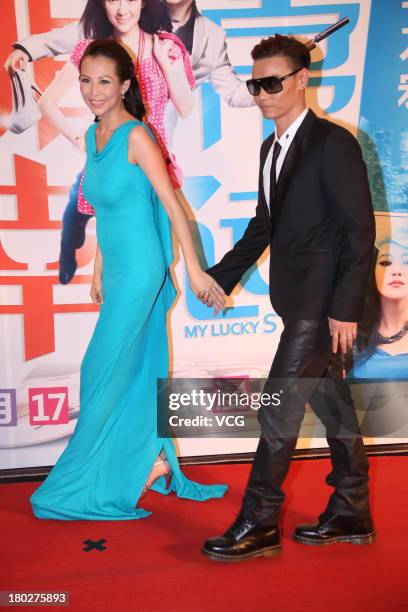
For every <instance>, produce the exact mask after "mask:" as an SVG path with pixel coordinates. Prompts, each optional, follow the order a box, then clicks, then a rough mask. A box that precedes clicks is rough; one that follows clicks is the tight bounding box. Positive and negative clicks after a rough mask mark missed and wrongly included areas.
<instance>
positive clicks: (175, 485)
mask: <svg viewBox="0 0 408 612" xmlns="http://www.w3.org/2000/svg"><path fill="white" fill-rule="evenodd" d="M137 125H143V126H144V124H143V123H142V122H140V121H138V120H137V119H135V120H130V121H127V122H126V123H123V124H121V125H120V126H119V127H118V128H117V129H116V130H115V131H114V132H113V134H112V136H111V137H110V139H109V140H108V142H107V143H106V144H105V146H104V147H103V148H102V149H101V151H97V148H96V134H95V130H96V127H97V125H96V124H94V125H92V126H91V127H90V128H89V129H88V131H87V134H86V150H87V161H86V166H85V180H84V184H83V192H84V196H85V198H86V199H87V201H88V202H91V203H92V205H93V207H94V208H95V215H96V225H97V230H96V231H97V239H98V244H99V247H100V249H101V253H102V260H103V264H102V267H103V272H102V274H103V284H102V291H103V298H104V303H103V304H102V305H101V307H100V314H99V318H98V321H97V323H96V326H95V330H94V333H93V335H92V338H91V340H90V343H89V345H88V348H87V350H86V353H85V355H84V358H83V361H82V364H81V372H80V376H81V378H80V412H79V417H78V421H77V424H76V427H75V430H74V432H73V434H72V436H71V438H70V440H69V443H68V445H67V446H66V448H65V450H64V451H63V453H62V454H61V456H60V457H59V459H58V461H57V463H56V464H55V466H54V467H53V469H52V471H51V472H50V474H49V475H48V477H47V478H46V480H45V481H44V482H43V483H42V484H41V485H40V486H39V487H38V489H36V491H35V492H34V493H33V494H32V495H31V497H30V502H31V504H32V508H33V512H34V515H35V516H36V517H38V518H43V519H60V520H126V519H139V518H143V517H146V516H148V515H149V514H150V512H148V511H146V510H144V509H143V508H141V507H140V506H139V504H138V501H139V497H140V495H141V492H142V490H143V487H144V485H145V484H146V482H147V479H148V477H149V474H150V472H151V470H152V467H153V463H154V462H155V461H156V460H157V458H158V455H159V454H160V452H161V451H162V450H163V451H164V453H165V455H166V457H167V459H168V461H169V464H170V468H171V470H172V478H171V481H170V486H169V488H168V489H166V487H165V480H166V479H165V477H164V476H162V477H161V478H159V479H158V480H157V481H156V482H155V483H154V484H153V485H152V487H151V488H152V490H154V491H156V492H159V493H163V494H167V493H170V492H172V491H173V492H174V493H175V494H176V495H177V496H178V497H184V498H188V499H193V500H197V501H204V500H207V499H210V498H214V497H218V498H219V497H223V495H224V493H225V491H226V490H227V486H226V485H223V484H214V485H202V484H198V483H196V482H193V481H191V480H189V479H188V478H186V477H185V476H184V475H183V473H182V472H181V470H180V467H179V464H178V460H177V456H176V453H175V448H174V445H173V442H172V440H171V439H170V438H158V437H157V431H156V427H157V408H156V407H157V390H156V384H157V382H156V379H157V378H166V377H167V376H168V346H167V333H166V314H167V311H168V309H169V307H170V306H171V304H172V302H173V300H174V297H175V295H176V292H175V289H174V286H173V283H172V280H171V276H170V272H169V265H170V264H171V262H172V259H173V254H172V237H171V226H170V222H169V218H168V216H167V213H166V211H165V209H164V208H163V206H162V204H161V203H160V201H159V199H158V197H157V195H156V193H155V191H154V189H153V187H152V184H151V183H150V181H149V180H148V178H147V177H146V175H145V174H144V173H143V171H142V170H141V168H140V166H138V165H135V164H131V163H130V162H129V161H128V139H129V134H130V132H131V130H132V129H133V128H134V127H135V126H137ZM144 127H146V126H144ZM146 130H147V131H148V132H149V134H150V135H151V132H150V131H149V130H148V128H146ZM152 138H153V136H152ZM136 505H138V507H137V508H136V507H135V506H136Z"/></svg>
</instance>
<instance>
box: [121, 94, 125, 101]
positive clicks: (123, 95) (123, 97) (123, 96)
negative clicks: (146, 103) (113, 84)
mask: <svg viewBox="0 0 408 612" xmlns="http://www.w3.org/2000/svg"><path fill="white" fill-rule="evenodd" d="M124 99H125V92H122V100H124Z"/></svg>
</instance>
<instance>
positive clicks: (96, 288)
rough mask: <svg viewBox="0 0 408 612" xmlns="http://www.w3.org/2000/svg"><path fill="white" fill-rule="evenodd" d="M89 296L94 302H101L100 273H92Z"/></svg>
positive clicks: (98, 303)
mask: <svg viewBox="0 0 408 612" xmlns="http://www.w3.org/2000/svg"><path fill="white" fill-rule="evenodd" d="M90 296H91V298H92V301H93V303H94V304H97V305H98V306H99V305H100V304H103V295H102V275H101V274H99V273H94V275H93V278H92V285H91V291H90Z"/></svg>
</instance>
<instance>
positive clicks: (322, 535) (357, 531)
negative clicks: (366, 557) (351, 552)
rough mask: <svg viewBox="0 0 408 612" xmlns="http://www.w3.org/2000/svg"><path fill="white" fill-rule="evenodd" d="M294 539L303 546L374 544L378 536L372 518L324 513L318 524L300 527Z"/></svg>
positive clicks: (296, 530)
mask: <svg viewBox="0 0 408 612" xmlns="http://www.w3.org/2000/svg"><path fill="white" fill-rule="evenodd" d="M293 537H294V539H295V540H296V542H301V543H302V544H334V543H336V542H351V543H352V544H373V543H374V542H375V539H376V534H375V530H374V525H373V522H372V520H371V519H370V518H363V517H359V516H348V515H345V514H325V513H323V514H322V515H320V517H319V520H318V521H317V522H316V523H313V524H309V525H298V527H296V529H295V532H294V534H293Z"/></svg>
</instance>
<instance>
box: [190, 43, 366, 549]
mask: <svg viewBox="0 0 408 612" xmlns="http://www.w3.org/2000/svg"><path fill="white" fill-rule="evenodd" d="M252 58H253V60H254V65H253V78H252V79H250V80H249V81H248V82H247V84H248V89H249V91H250V93H251V94H252V95H253V96H254V99H255V102H256V104H257V105H258V106H259V108H260V110H261V112H262V115H263V116H264V118H267V119H273V120H274V121H275V131H274V133H272V135H271V136H269V138H267V139H266V140H265V141H264V143H263V144H262V147H261V152H260V174H259V197H258V205H257V208H256V214H255V216H254V217H253V218H252V219H251V221H250V222H249V224H248V227H247V229H246V231H245V233H244V235H243V237H242V238H241V240H239V241H238V242H237V243H236V244H235V246H234V247H233V249H232V250H231V251H229V252H228V253H227V254H226V255H225V256H224V257H223V258H222V260H221V261H220V262H219V263H218V264H216V265H215V266H213V267H212V268H210V269H209V270H208V272H209V274H210V275H212V276H213V278H214V279H215V280H216V281H217V283H219V285H221V287H222V288H223V289H224V290H225V292H226V293H227V294H230V293H231V291H232V290H233V289H234V287H235V286H236V285H237V283H238V282H239V281H240V279H241V278H242V276H243V274H244V273H245V272H246V271H247V270H248V269H249V268H250V267H251V266H252V265H253V264H254V263H255V262H256V261H257V260H258V259H259V257H260V256H261V255H262V253H263V252H264V251H265V249H266V248H267V247H268V246H270V249H271V251H270V274H269V288H270V298H271V302H272V306H273V307H274V309H275V311H276V313H277V314H278V315H279V316H281V317H282V319H283V324H284V329H283V332H282V335H281V338H280V341H279V345H278V348H277V351H276V354H275V358H274V360H273V363H272V367H271V369H270V373H269V377H268V380H267V383H266V385H265V389H264V390H265V392H267V393H269V394H270V395H272V394H273V393H274V392H276V391H279V390H280V389H284V390H285V394H284V395H282V401H281V404H280V406H278V407H276V408H273V407H272V406H267V407H265V406H263V407H261V409H260V410H259V412H258V420H259V422H260V425H261V437H260V440H259V444H258V448H257V451H256V454H255V458H254V463H253V466H252V470H251V474H250V477H249V482H248V485H247V488H246V491H245V494H244V499H243V503H242V507H241V510H240V511H239V513H238V516H237V518H236V520H235V521H234V523H233V524H232V526H231V527H230V528H229V529H228V530H227V531H226V532H225V533H224V534H223V535H222V536H219V537H215V538H211V539H209V540H207V541H206V542H205V544H204V546H203V549H202V552H203V553H204V554H205V555H206V556H208V557H209V558H210V559H213V560H218V561H241V560H245V559H250V558H253V557H257V556H270V555H273V554H275V553H276V552H278V551H279V550H280V548H281V535H280V528H279V519H280V511H281V506H282V502H283V500H284V494H283V491H282V484H283V482H284V479H285V476H286V474H287V472H288V469H289V465H290V460H291V457H292V454H293V451H294V449H295V446H296V442H297V438H298V435H299V430H300V426H301V423H302V420H303V416H304V408H305V403H306V402H307V401H310V403H311V405H312V408H313V409H314V411H315V412H316V414H317V415H318V416H319V418H320V419H321V420H322V421H323V423H324V425H325V427H326V432H327V433H326V435H327V441H328V445H329V448H330V453H331V460H332V471H331V473H330V474H329V476H328V477H327V480H326V482H327V484H329V485H331V486H333V487H334V492H333V493H332V495H331V497H330V499H329V502H328V505H327V507H326V510H325V511H324V512H323V513H322V514H320V516H319V518H318V521H317V522H316V523H314V524H309V525H301V526H298V527H297V528H296V530H295V534H294V537H295V539H296V541H298V542H302V543H306V544H327V543H334V542H354V543H357V544H360V543H371V542H373V541H374V539H375V531H374V527H373V523H372V520H371V514H370V506H369V491H368V462H367V458H366V455H365V450H364V444H363V441H362V438H361V435H360V431H359V427H358V422H357V417H356V413H355V407H354V404H353V400H352V397H351V393H350V389H349V387H348V386H347V384H346V382H345V380H344V379H343V373H342V363H341V353H345V352H346V351H347V350H348V349H350V348H351V347H352V345H353V341H354V339H355V337H356V331H357V322H358V321H359V319H360V316H361V312H362V307H363V301H364V291H365V287H366V284H367V279H368V274H369V267H370V260H371V257H372V253H373V247H374V237H375V229H374V228H375V225H374V215H373V208H372V202H371V194H370V189H369V184H368V179H367V170H366V166H365V163H364V161H363V158H362V155H361V150H360V147H359V145H358V143H357V141H356V139H355V138H354V137H353V136H352V135H351V134H350V133H349V132H348V131H347V130H345V129H344V128H342V127H340V126H338V125H336V124H334V123H332V122H329V121H327V120H324V119H320V118H318V117H317V116H316V115H315V114H314V113H313V112H312V111H311V110H310V109H308V108H307V107H306V102H305V89H306V87H307V84H308V76H309V71H308V68H309V65H310V52H309V50H308V48H307V47H306V45H304V44H303V43H301V42H299V41H297V40H296V39H294V38H291V37H288V36H279V35H275V36H273V37H270V38H268V39H265V40H263V41H261V43H260V44H258V45H256V47H255V48H254V49H253V51H252ZM201 301H202V302H203V303H205V304H207V305H208V306H211V305H212V301H211V299H210V298H209V296H208V294H207V293H203V294H202V295H201ZM340 351H341V352H340ZM294 383H296V384H294ZM299 388H303V391H302V393H301V394H300V397H299V394H298V393H297V392H295V389H297V390H299ZM328 389H329V393H328ZM333 391H334V393H333ZM333 421H334V422H337V424H338V425H339V429H341V431H344V429H347V431H348V432H349V435H347V436H345V437H341V436H336V435H335V434H333V431H334V430H333V426H332V425H333ZM334 429H335V428H334Z"/></svg>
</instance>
